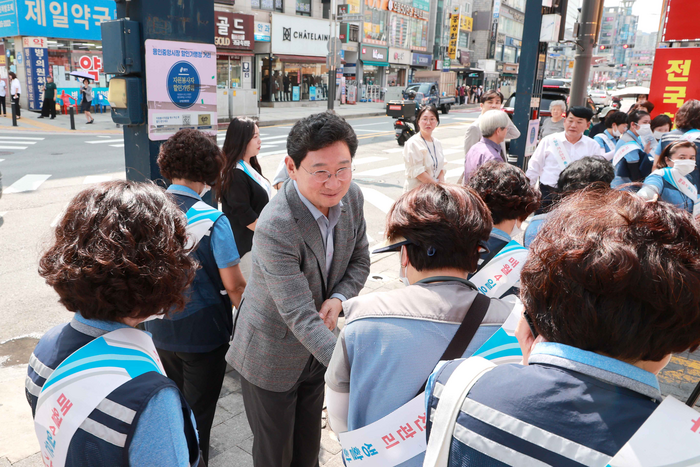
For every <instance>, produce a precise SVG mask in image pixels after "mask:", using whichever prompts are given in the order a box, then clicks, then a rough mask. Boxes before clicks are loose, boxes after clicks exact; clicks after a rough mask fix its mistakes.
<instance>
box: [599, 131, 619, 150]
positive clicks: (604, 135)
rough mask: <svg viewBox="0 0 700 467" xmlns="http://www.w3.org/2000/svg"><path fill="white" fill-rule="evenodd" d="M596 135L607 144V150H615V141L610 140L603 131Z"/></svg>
mask: <svg viewBox="0 0 700 467" xmlns="http://www.w3.org/2000/svg"><path fill="white" fill-rule="evenodd" d="M597 136H600V138H601V139H602V140H603V142H604V143H605V144H606V145H607V146H608V151H614V150H615V143H613V142H612V140H611V139H610V138H609V137H608V135H606V134H605V132H603V133H598V135H597Z"/></svg>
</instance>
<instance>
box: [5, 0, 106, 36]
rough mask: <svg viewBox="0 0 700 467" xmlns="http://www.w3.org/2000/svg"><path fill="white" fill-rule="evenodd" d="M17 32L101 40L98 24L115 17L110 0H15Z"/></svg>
mask: <svg viewBox="0 0 700 467" xmlns="http://www.w3.org/2000/svg"><path fill="white" fill-rule="evenodd" d="M16 2H17V3H16V4H17V22H18V25H19V32H20V34H21V35H23V36H24V35H27V36H45V37H54V38H65V39H88V40H97V41H99V40H101V39H102V33H101V31H100V23H102V22H104V21H111V20H113V19H116V17H117V11H116V4H115V3H114V1H112V0H16Z"/></svg>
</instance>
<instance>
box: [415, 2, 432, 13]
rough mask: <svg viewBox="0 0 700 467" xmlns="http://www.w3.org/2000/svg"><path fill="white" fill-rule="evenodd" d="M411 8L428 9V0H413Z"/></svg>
mask: <svg viewBox="0 0 700 467" xmlns="http://www.w3.org/2000/svg"><path fill="white" fill-rule="evenodd" d="M413 8H418V9H419V10H424V11H429V10H430V2H429V1H428V0H413Z"/></svg>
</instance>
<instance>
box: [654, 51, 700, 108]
mask: <svg viewBox="0 0 700 467" xmlns="http://www.w3.org/2000/svg"><path fill="white" fill-rule="evenodd" d="M690 99H700V48H698V47H683V48H678V49H676V48H665V49H657V50H656V56H655V58H654V69H653V72H652V75H651V91H650V94H649V100H650V101H651V102H654V104H656V106H655V107H654V115H659V114H666V115H668V116H670V117H671V118H674V116H675V115H676V113H677V112H678V109H680V108H681V106H682V105H683V103H684V102H686V101H688V100H690Z"/></svg>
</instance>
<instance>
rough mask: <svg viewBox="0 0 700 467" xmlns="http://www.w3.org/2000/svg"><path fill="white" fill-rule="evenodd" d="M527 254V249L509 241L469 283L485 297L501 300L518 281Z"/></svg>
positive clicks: (513, 241)
mask: <svg viewBox="0 0 700 467" xmlns="http://www.w3.org/2000/svg"><path fill="white" fill-rule="evenodd" d="M527 252H528V250H527V248H525V247H524V246H522V245H521V244H520V243H518V242H516V241H515V240H511V241H510V242H508V244H507V245H506V246H504V247H503V248H502V249H501V251H499V252H498V254H497V255H496V256H494V257H493V258H491V260H490V261H489V262H488V263H487V264H486V265H485V266H484V267H483V268H481V269H480V270H479V272H477V273H476V274H474V275H473V276H472V277H471V279H469V281H470V282H471V283H472V284H474V285H475V286H476V288H477V289H479V292H481V293H483V294H484V295H486V296H487V297H491V298H501V296H502V295H503V294H504V293H506V292H507V291H508V290H510V288H511V287H513V286H515V285H517V284H518V282H519V281H520V270H521V269H522V268H523V264H525V260H526V259H527Z"/></svg>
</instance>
